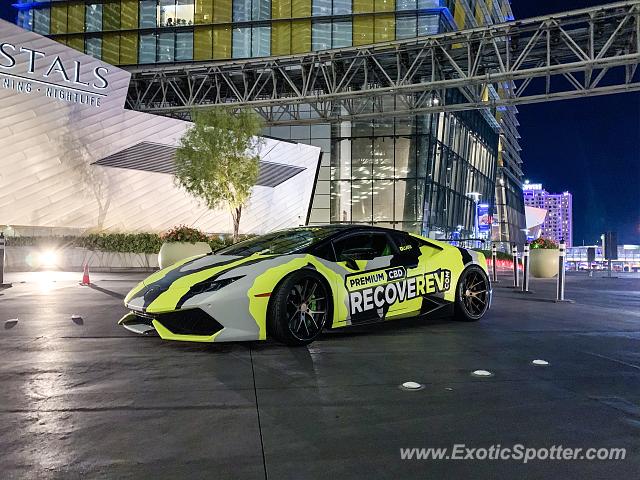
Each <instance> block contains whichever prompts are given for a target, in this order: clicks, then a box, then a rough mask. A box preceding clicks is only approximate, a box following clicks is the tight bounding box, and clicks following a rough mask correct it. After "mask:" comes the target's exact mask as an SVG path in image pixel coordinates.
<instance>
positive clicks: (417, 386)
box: [400, 382, 424, 391]
mask: <svg viewBox="0 0 640 480" xmlns="http://www.w3.org/2000/svg"><path fill="white" fill-rule="evenodd" d="M400 388H401V389H402V390H409V391H416V390H422V389H423V388H424V385H422V384H421V383H418V382H404V383H403V384H402V385H400Z"/></svg>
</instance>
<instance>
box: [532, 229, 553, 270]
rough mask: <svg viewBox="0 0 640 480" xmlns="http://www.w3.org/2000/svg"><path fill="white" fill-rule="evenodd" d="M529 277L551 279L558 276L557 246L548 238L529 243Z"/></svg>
mask: <svg viewBox="0 0 640 480" xmlns="http://www.w3.org/2000/svg"><path fill="white" fill-rule="evenodd" d="M530 247H531V253H530V255H531V275H533V276H534V277H536V278H553V277H555V276H556V275H557V274H558V244H557V243H556V242H554V241H553V240H551V239H550V238H543V237H540V238H537V239H536V240H534V241H533V242H531V245H530Z"/></svg>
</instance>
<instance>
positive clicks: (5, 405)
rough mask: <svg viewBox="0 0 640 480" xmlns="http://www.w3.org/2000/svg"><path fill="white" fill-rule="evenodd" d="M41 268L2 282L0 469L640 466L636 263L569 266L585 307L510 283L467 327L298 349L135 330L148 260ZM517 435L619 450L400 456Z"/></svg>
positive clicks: (538, 285)
mask: <svg viewBox="0 0 640 480" xmlns="http://www.w3.org/2000/svg"><path fill="white" fill-rule="evenodd" d="M46 277H47V274H43V273H37V274H12V275H11V274H10V276H9V278H8V280H9V281H13V282H15V283H14V286H13V288H10V289H6V290H3V291H0V295H1V296H0V478H2V479H10V478H25V479H26V478H28V479H36V478H37V479H46V478H59V479H65V480H66V479H74V478H105V479H116V478H117V479H121V478H150V479H154V480H155V479H164V478H167V479H172V480H174V479H179V478H203V479H204V478H206V479H224V478H229V479H245V478H250V479H254V478H255V479H264V478H268V479H270V480H272V479H273V480H279V479H296V480H297V479H306V478H313V479H316V478H323V479H325V478H335V479H343V478H358V479H361V478H362V479H364V478H371V479H378V478H394V479H395V478H401V479H409V478H421V479H423V478H436V479H439V478H448V479H454V478H473V479H482V478H492V479H494V478H508V479H515V478H527V479H529V478H539V479H552V478H562V479H569V478H576V479H587V478H638V475H639V472H640V278H639V277H638V276H635V277H632V276H625V277H623V278H617V279H603V278H585V276H584V274H580V275H579V276H578V275H575V274H574V275H570V276H569V278H568V285H567V297H568V298H573V299H575V300H576V303H575V304H562V305H558V304H555V303H550V302H545V301H543V300H542V299H544V298H552V297H554V294H555V291H554V282H553V281H536V280H534V281H532V289H533V290H535V292H536V293H535V294H533V295H528V296H527V295H522V294H519V293H515V292H513V291H512V290H511V289H509V288H507V285H508V283H509V282H508V279H507V278H503V279H502V282H501V283H500V284H499V285H497V286H496V288H495V297H494V306H493V309H492V310H491V311H490V312H489V314H488V315H487V316H486V317H485V318H484V319H483V320H482V321H480V322H478V323H471V324H465V323H456V322H453V321H443V320H438V321H430V322H425V321H417V320H408V321H401V322H396V323H390V324H387V325H380V326H371V327H366V328H364V327H360V328H358V329H353V330H348V331H341V332H332V333H327V334H325V335H324V336H323V337H322V338H321V339H320V340H319V341H317V342H316V343H314V344H313V345H312V346H310V347H309V348H288V347H283V346H280V345H277V344H275V343H272V342H264V343H244V344H220V345H196V344H183V343H171V342H163V341H161V340H160V339H158V338H154V337H138V336H135V335H134V334H130V333H128V332H127V331H125V330H124V329H121V328H119V327H118V326H117V325H116V321H117V320H118V318H119V317H120V316H121V315H122V314H124V313H125V310H124V308H123V306H122V302H121V298H122V296H123V295H124V294H125V293H126V292H127V291H128V289H129V288H130V287H132V286H133V284H134V283H135V282H136V281H137V280H138V279H139V278H141V275H130V274H129V275H125V274H94V275H92V281H94V282H95V287H94V288H93V289H92V288H88V287H80V286H78V285H77V281H78V280H79V279H80V274H78V273H73V274H65V273H56V274H52V275H51V276H50V277H49V280H46ZM52 280H55V282H54V281H52ZM21 281H22V282H24V283H19V282H21ZM72 315H79V316H81V317H82V320H78V319H76V320H75V321H72V319H71V316H72ZM16 318H17V319H18V323H15V324H13V323H5V322H6V321H7V320H10V319H16ZM12 325H13V326H12ZM534 359H544V360H546V361H548V362H550V364H551V365H550V366H548V367H535V366H532V365H531V361H532V360H534ZM476 369H486V370H489V371H491V372H493V373H494V376H493V377H491V378H484V379H483V378H474V377H473V376H471V372H472V371H473V370H476ZM405 381H416V382H420V383H423V384H425V388H424V389H423V390H420V391H413V392H409V391H403V390H401V389H400V388H399V385H400V384H401V383H403V382H405ZM518 443H520V444H524V445H526V446H527V447H537V448H539V447H551V446H553V445H563V446H565V447H581V448H589V447H624V448H627V456H626V459H625V460H617V461H614V460H612V461H533V462H530V463H528V464H527V465H523V464H522V463H521V462H516V461H498V460H485V461H471V460H466V461H453V460H439V461H417V460H411V461H408V460H401V459H400V448H404V447H449V448H451V447H452V446H453V445H454V444H466V446H467V447H470V448H475V447H489V446H491V445H493V444H500V445H502V446H503V447H506V446H512V445H514V444H518Z"/></svg>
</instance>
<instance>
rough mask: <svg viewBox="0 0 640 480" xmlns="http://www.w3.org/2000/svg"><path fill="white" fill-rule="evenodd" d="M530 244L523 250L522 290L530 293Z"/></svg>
mask: <svg viewBox="0 0 640 480" xmlns="http://www.w3.org/2000/svg"><path fill="white" fill-rule="evenodd" d="M529 248H530V247H529V244H528V243H526V244H525V245H524V251H523V252H522V292H523V293H529V259H530V257H529Z"/></svg>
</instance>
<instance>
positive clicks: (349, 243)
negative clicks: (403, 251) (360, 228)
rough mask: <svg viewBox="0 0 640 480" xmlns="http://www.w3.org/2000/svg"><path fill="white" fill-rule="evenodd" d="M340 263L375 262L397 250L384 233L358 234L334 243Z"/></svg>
mask: <svg viewBox="0 0 640 480" xmlns="http://www.w3.org/2000/svg"><path fill="white" fill-rule="evenodd" d="M333 248H334V250H335V252H336V260H337V261H338V262H347V261H350V260H373V259H374V258H377V257H384V256H387V255H393V254H394V252H395V250H394V248H393V245H392V244H391V242H390V241H389V237H388V236H387V235H386V234H384V233H366V232H365V233H358V234H355V235H350V236H348V237H346V238H341V239H339V240H336V241H334V242H333Z"/></svg>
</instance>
